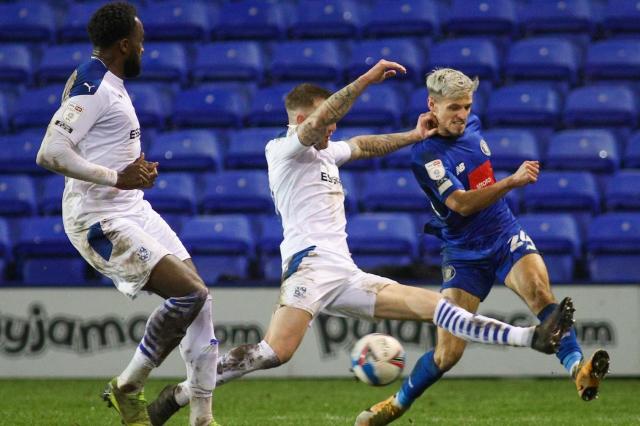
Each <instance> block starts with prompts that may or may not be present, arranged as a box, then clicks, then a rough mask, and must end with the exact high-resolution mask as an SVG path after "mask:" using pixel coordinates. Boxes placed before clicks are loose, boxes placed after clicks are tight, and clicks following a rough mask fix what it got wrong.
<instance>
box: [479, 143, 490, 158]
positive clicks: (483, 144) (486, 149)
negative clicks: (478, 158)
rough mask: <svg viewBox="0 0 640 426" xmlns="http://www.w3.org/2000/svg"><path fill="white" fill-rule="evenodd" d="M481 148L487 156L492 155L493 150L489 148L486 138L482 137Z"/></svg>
mask: <svg viewBox="0 0 640 426" xmlns="http://www.w3.org/2000/svg"><path fill="white" fill-rule="evenodd" d="M480 149H481V150H482V152H484V155H486V156H487V157H491V150H490V149H489V145H487V142H485V140H484V139H480Z"/></svg>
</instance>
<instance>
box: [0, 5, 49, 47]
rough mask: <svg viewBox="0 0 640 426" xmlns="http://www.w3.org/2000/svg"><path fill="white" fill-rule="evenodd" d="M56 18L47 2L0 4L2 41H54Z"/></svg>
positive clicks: (0, 36)
mask: <svg viewBox="0 0 640 426" xmlns="http://www.w3.org/2000/svg"><path fill="white" fill-rule="evenodd" d="M55 25H56V18H55V14H54V12H53V10H52V9H51V7H49V5H48V4H46V3H45V2H37V1H18V2H15V3H4V4H0V41H9V42H15V41H30V42H45V43H46V42H50V41H53V36H54V31H55Z"/></svg>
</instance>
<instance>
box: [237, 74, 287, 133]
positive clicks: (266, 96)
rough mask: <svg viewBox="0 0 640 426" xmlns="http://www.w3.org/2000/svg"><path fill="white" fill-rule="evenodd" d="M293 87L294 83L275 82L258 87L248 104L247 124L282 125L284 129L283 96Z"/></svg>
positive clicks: (285, 119) (285, 116) (285, 122)
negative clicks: (271, 84)
mask: <svg viewBox="0 0 640 426" xmlns="http://www.w3.org/2000/svg"><path fill="white" fill-rule="evenodd" d="M294 87H295V83H282V84H275V85H273V86H270V87H266V88H262V89H259V90H258V91H257V92H256V94H255V96H254V97H253V99H252V100H251V105H250V106H249V113H248V114H247V124H249V125H250V126H282V131H285V130H286V127H284V126H286V124H287V123H288V121H289V120H288V119H287V112H286V110H285V108H284V98H285V96H286V95H287V93H289V92H290V91H291V89H293V88H294Z"/></svg>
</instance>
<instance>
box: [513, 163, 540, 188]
mask: <svg viewBox="0 0 640 426" xmlns="http://www.w3.org/2000/svg"><path fill="white" fill-rule="evenodd" d="M539 174H540V162H539V161H525V162H523V163H522V164H521V165H520V167H519V168H518V170H517V171H516V172H515V173H514V174H512V175H511V176H510V179H511V185H512V187H514V188H519V187H521V186H525V185H529V184H530V183H536V182H537V181H538V175H539Z"/></svg>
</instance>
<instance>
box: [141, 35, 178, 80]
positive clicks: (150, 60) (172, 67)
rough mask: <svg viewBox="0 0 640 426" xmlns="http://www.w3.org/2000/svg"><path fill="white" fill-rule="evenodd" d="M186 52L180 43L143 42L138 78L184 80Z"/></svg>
mask: <svg viewBox="0 0 640 426" xmlns="http://www.w3.org/2000/svg"><path fill="white" fill-rule="evenodd" d="M187 77H188V68H187V54H186V52H185V50H184V48H183V47H182V45H181V44H180V43H145V45H144V55H142V73H141V74H140V79H141V80H145V81H149V80H153V81H167V82H181V83H183V82H185V81H186V80H187Z"/></svg>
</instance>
